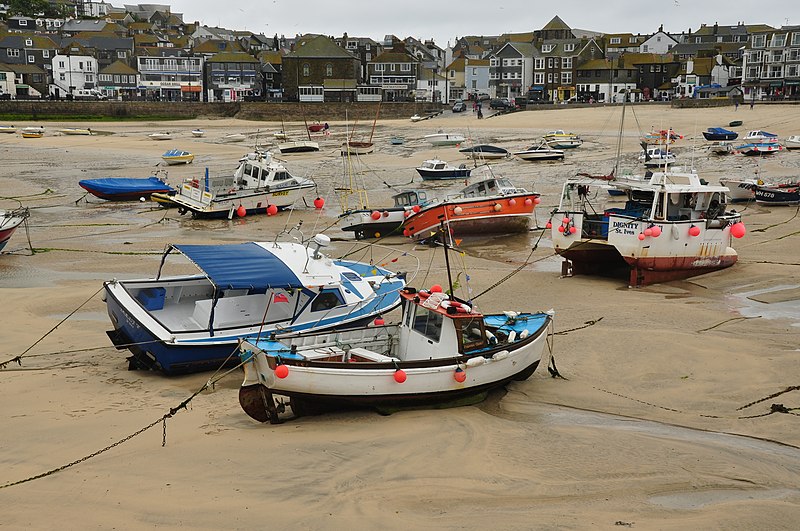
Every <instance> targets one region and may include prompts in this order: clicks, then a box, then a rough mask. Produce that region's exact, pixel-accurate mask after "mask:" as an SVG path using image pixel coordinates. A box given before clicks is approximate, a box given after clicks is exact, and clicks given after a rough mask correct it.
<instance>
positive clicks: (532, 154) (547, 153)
mask: <svg viewBox="0 0 800 531" xmlns="http://www.w3.org/2000/svg"><path fill="white" fill-rule="evenodd" d="M512 155H514V156H515V157H517V158H519V159H522V160H526V161H536V160H563V159H564V150H563V149H556V148H552V147H550V146H548V145H547V144H546V143H545V142H542V143H541V144H538V145H533V146H528V147H527V148H525V149H523V150H520V151H514V152H513V153H512Z"/></svg>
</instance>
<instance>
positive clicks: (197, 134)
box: [192, 129, 206, 138]
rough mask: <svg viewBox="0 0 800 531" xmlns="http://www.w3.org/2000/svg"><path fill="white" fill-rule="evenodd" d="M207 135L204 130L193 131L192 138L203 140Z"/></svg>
mask: <svg viewBox="0 0 800 531" xmlns="http://www.w3.org/2000/svg"><path fill="white" fill-rule="evenodd" d="M205 134H206V132H205V131H203V130H202V129H192V136H193V137H195V138H202V137H203V136H205Z"/></svg>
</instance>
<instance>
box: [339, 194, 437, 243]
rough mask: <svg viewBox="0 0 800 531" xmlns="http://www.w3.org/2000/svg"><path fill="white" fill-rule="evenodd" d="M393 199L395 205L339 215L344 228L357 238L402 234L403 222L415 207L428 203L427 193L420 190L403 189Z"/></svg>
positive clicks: (361, 209)
mask: <svg viewBox="0 0 800 531" xmlns="http://www.w3.org/2000/svg"><path fill="white" fill-rule="evenodd" d="M392 199H393V201H394V206H390V207H385V208H375V209H370V208H357V209H352V210H346V211H344V212H343V213H342V214H341V215H340V216H339V220H340V222H339V224H340V226H341V228H342V230H343V231H345V232H353V233H355V237H356V239H357V240H362V239H364V238H372V237H375V238H381V237H383V236H389V235H391V234H401V232H402V226H403V222H404V221H405V220H406V218H407V217H408V216H409V215H411V213H412V212H413V211H414V210H413V209H414V208H415V207H417V208H421V207H423V206H425V205H426V204H428V197H427V194H426V193H425V192H423V191H418V190H405V191H402V192H400V193H397V194H395V195H393V196H392Z"/></svg>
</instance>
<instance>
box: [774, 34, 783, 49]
mask: <svg viewBox="0 0 800 531" xmlns="http://www.w3.org/2000/svg"><path fill="white" fill-rule="evenodd" d="M785 44H786V35H785V34H783V33H776V34H775V35H773V36H772V44H770V46H772V47H773V48H783V46H784V45H785Z"/></svg>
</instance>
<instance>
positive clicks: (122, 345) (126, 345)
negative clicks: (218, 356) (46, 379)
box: [0, 339, 161, 368]
mask: <svg viewBox="0 0 800 531" xmlns="http://www.w3.org/2000/svg"><path fill="white" fill-rule="evenodd" d="M153 343H161V341H160V340H158V339H154V340H151V341H139V342H136V343H120V344H118V345H113V347H114V348H116V349H117V350H122V349H126V348H130V347H140V346H143V345H151V344H153ZM110 347H111V345H103V346H100V347H85V348H75V349H71V350H60V351H56V352H42V353H40V354H28V355H27V356H26V357H28V358H43V357H48V356H55V355H56V354H60V355H64V354H79V353H81V352H91V351H93V350H105V349H108V348H110ZM5 363H8V362H5ZM3 365H4V364H0V368H2V367H3Z"/></svg>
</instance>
